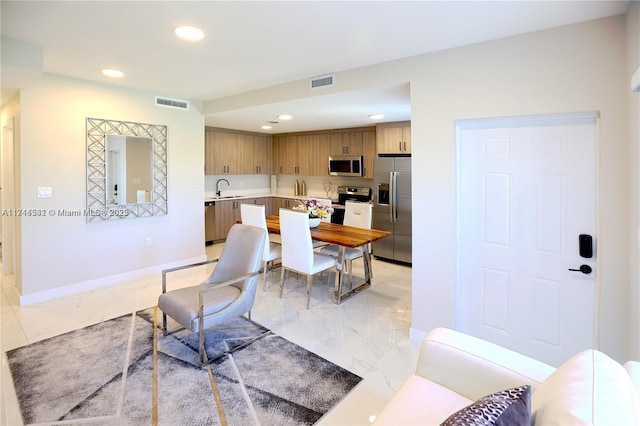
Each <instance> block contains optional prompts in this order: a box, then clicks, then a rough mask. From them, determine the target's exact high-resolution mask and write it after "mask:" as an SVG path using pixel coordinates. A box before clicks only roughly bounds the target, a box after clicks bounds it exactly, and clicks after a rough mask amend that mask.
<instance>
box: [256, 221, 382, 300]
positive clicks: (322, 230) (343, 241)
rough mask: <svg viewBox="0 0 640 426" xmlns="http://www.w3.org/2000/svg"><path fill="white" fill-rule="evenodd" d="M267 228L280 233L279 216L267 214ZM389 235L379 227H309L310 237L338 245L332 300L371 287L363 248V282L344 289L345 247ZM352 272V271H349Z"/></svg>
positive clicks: (368, 262) (327, 224) (368, 261)
mask: <svg viewBox="0 0 640 426" xmlns="http://www.w3.org/2000/svg"><path fill="white" fill-rule="evenodd" d="M267 229H268V230H269V232H273V233H276V234H279V233H280V216H278V215H270V216H267ZM389 235H391V233H390V232H388V231H381V230H379V229H366V228H356V227H354V226H345V225H339V224H337V223H330V222H320V224H319V225H318V226H317V227H315V228H311V239H312V240H315V241H322V242H324V243H328V244H336V245H337V246H338V258H337V261H336V269H337V273H336V279H335V283H334V288H333V295H332V299H333V300H332V301H333V303H335V304H340V303H342V302H343V301H344V300H346V299H348V298H350V297H351V296H353V295H355V294H358V293H360V292H361V291H363V290H366V289H367V288H369V287H371V277H372V273H371V255H370V253H369V250H367V249H366V248H364V249H363V250H362V251H363V255H362V258H363V260H364V282H363V283H362V284H360V285H358V286H357V287H354V288H351V289H349V291H344V289H343V283H344V252H345V248H346V247H351V248H358V247H362V246H366V245H367V244H370V243H372V242H374V241H377V240H379V239H382V238H385V237H388V236H389ZM351 273H352V274H353V271H351Z"/></svg>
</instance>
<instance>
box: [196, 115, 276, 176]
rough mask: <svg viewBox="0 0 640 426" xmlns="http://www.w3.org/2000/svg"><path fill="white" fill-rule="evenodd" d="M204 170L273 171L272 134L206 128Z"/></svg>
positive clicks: (208, 172)
mask: <svg viewBox="0 0 640 426" xmlns="http://www.w3.org/2000/svg"><path fill="white" fill-rule="evenodd" d="M204 170H205V174H206V175H225V174H227V175H241V174H252V175H255V174H270V173H271V136H270V135H264V134H260V133H250V132H241V131H236V130H228V129H220V128H214V127H206V128H205V167H204Z"/></svg>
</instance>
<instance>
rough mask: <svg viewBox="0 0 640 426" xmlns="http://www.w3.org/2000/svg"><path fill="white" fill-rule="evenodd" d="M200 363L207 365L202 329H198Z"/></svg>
mask: <svg viewBox="0 0 640 426" xmlns="http://www.w3.org/2000/svg"><path fill="white" fill-rule="evenodd" d="M198 363H199V364H200V365H204V364H205V349H204V331H203V330H202V328H199V329H198Z"/></svg>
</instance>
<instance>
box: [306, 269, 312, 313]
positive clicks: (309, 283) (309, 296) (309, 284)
mask: <svg viewBox="0 0 640 426" xmlns="http://www.w3.org/2000/svg"><path fill="white" fill-rule="evenodd" d="M312 283H313V275H307V309H309V306H310V305H311V284H312Z"/></svg>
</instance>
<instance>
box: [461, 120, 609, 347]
mask: <svg viewBox="0 0 640 426" xmlns="http://www.w3.org/2000/svg"><path fill="white" fill-rule="evenodd" d="M580 118H591V119H595V156H596V162H595V165H594V167H595V176H596V184H595V186H596V187H595V200H596V224H595V229H596V235H597V236H599V235H602V233H601V219H600V216H601V215H600V204H599V202H598V201H599V199H600V179H598V177H599V175H600V163H599V161H598V159H599V158H600V143H599V142H600V141H599V135H600V132H599V125H600V113H599V112H598V111H584V112H575V113H558V114H540V115H526V116H507V117H491V118H476V119H461V120H455V122H454V125H455V146H454V158H455V169H456V171H455V184H454V190H455V194H456V207H455V212H454V220H455V260H454V283H455V285H454V300H455V306H454V327H455V329H456V330H459V329H460V315H461V309H460V308H461V307H460V306H459V303H458V301H459V300H460V298H461V297H460V291H461V290H460V289H461V283H460V272H459V247H460V239H461V238H460V229H459V227H460V218H459V208H460V207H459V206H460V191H459V182H460V173H461V170H459V165H458V157H459V153H460V142H461V131H462V129H463V128H465V126H470V125H474V124H477V125H480V124H485V125H491V124H493V123H496V124H497V123H500V124H501V126H500V127H503V128H505V127H514V126H516V125H526V124H527V123H540V122H549V123H553V122H558V121H568V120H571V119H580ZM598 246H599V247H601V245H598ZM599 247H597V248H596V249H599ZM595 258H596V259H595V266H596V271H601V270H602V265H601V259H602V255H601V253H600V254H599V255H597V256H595ZM600 277H601V274H600V273H599V272H598V273H597V274H596V276H595V279H594V281H595V282H594V312H593V321H594V324H593V344H594V349H599V348H600V335H601V333H600V323H601V322H600V316H601V292H602V286H601V279H600Z"/></svg>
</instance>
